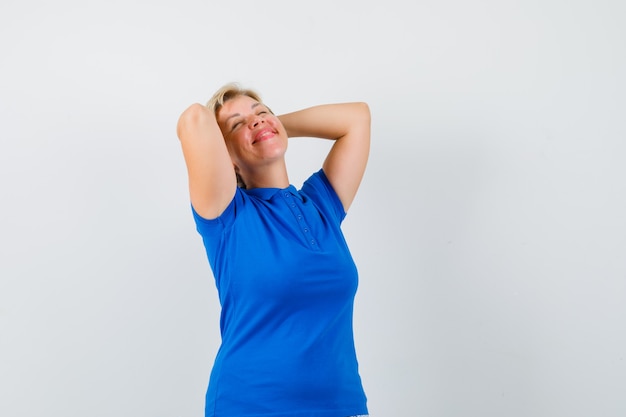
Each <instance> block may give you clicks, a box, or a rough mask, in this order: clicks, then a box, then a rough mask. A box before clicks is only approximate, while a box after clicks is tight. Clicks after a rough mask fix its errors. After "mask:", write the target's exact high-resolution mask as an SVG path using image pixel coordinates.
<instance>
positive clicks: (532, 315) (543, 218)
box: [0, 0, 626, 417]
mask: <svg viewBox="0 0 626 417" xmlns="http://www.w3.org/2000/svg"><path fill="white" fill-rule="evenodd" d="M625 40H626V3H624V2H623V1H618V0H614V1H610V0H593V1H592V0H578V1H577V0H573V1H559V0H542V1H536V0H504V1H495V0H478V1H462V0H439V1H430V0H427V1H421V2H411V1H401V0H386V1H375V2H374V1H368V0H361V1H357V0H353V1H339V0H334V1H331V0H315V1H310V2H306V3H305V2H298V1H287V0H284V1H276V0H266V1H255V2H253V1H248V0H240V1H222V2H215V1H200V0H178V1H171V2H165V1H159V0H157V1H148V0H145V1H137V0H123V1H122V0H109V1H100V2H95V1H77V0H76V1H71V0H60V1H41V0H35V1H30V2H28V1H16V0H13V1H11V0H9V1H7V0H3V2H2V5H1V6H0V59H1V61H0V118H1V119H0V122H1V125H0V140H1V145H0V191H1V196H2V197H1V198H2V200H1V203H2V204H1V206H0V210H1V216H0V245H1V246H0V276H1V278H0V415H1V416H3V417H39V416H54V417H57V416H58V417H85V416H90V417H131V416H132V417H144V416H145V417H199V416H201V415H202V413H203V406H204V392H205V389H206V384H207V380H208V374H209V371H210V368H211V364H212V361H213V357H214V355H215V351H216V349H217V346H218V343H219V331H218V320H219V306H218V304H217V293H216V290H215V287H214V284H213V278H212V275H211V273H210V269H209V266H208V262H207V261H206V257H205V254H204V248H203V247H202V243H201V240H200V237H199V235H198V234H197V233H196V231H195V228H194V224H193V220H192V217H191V212H190V207H189V202H188V195H187V188H186V187H187V184H186V171H185V166H184V161H183V158H182V153H181V151H180V146H179V143H178V140H177V137H176V133H175V126H176V122H177V119H178V116H179V115H180V113H181V112H182V111H183V110H184V109H185V108H186V107H187V106H188V105H189V104H191V103H193V102H205V101H206V100H207V99H208V98H209V97H210V96H211V94H212V93H213V91H214V90H216V89H217V88H218V87H220V86H221V85H222V84H224V83H226V82H229V81H239V82H241V83H242V84H243V85H245V86H247V87H252V88H254V89H257V90H258V91H259V92H260V93H261V95H262V97H263V98H264V100H265V101H266V102H267V103H268V104H269V105H270V106H271V107H272V108H273V110H274V111H275V112H277V113H282V112H287V111H291V110H296V109H298V108H302V107H306V106H310V105H314V104H320V103H324V102H337V101H357V100H359V101H361V100H362V101H366V102H368V103H369V104H370V108H371V110H372V117H373V119H372V128H373V135H372V139H373V144H372V154H371V158H370V164H369V166H368V171H367V173H366V176H365V179H364V182H363V185H362V187H361V191H360V194H359V195H358V197H357V200H356V201H355V203H354V205H353V206H352V209H351V211H350V213H349V214H348V217H347V219H346V221H345V223H344V225H345V227H344V230H345V233H346V237H347V239H348V242H349V243H350V245H351V248H352V251H353V255H354V257H355V260H356V262H357V265H358V266H359V270H360V278H361V284H360V288H359V293H358V295H357V305H356V311H355V332H356V341H357V350H358V354H359V359H360V366H361V373H362V377H363V381H364V385H365V389H366V392H367V395H368V397H369V406H370V412H371V414H372V416H373V417H391V416H394V417H395V416H428V417H431V416H432V417H439V416H441V417H448V416H450V417H451V416H455V417H456V416H459V417H465V416H476V417H487V416H494V417H495V416H497V417H502V416H507V417H516V416H520V417H521V416H524V417H526V416H532V417H543V416H546V417H555V416H568V417H576V416H581V417H582V416H594V417H595V416H616V417H617V416H620V417H621V416H623V415H625V414H626V397H625V396H624V394H625V393H626V359H625V356H626V331H625V330H624V329H625V327H626V305H625V301H626V259H625V255H626V216H624V213H626V185H625V183H626V164H625V157H626V122H625V119H626V118H625V117H624V116H625V114H626V82H625V78H624V74H626V48H625V47H624V41H625ZM326 151H327V144H326V143H325V142H322V141H317V140H313V139H306V138H304V139H294V140H293V141H291V143H290V150H289V152H288V161H289V165H290V170H291V177H290V179H291V182H292V183H293V184H294V185H296V186H300V185H301V182H302V180H303V179H304V178H305V176H307V175H308V174H309V173H311V172H312V171H313V170H315V169H317V168H319V166H320V164H321V161H322V158H323V156H324V154H325V152H326ZM338 417H340V416H338Z"/></svg>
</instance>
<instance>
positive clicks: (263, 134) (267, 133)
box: [252, 129, 276, 143]
mask: <svg viewBox="0 0 626 417" xmlns="http://www.w3.org/2000/svg"><path fill="white" fill-rule="evenodd" d="M274 136H276V133H275V132H274V131H273V130H272V129H263V130H261V131H260V132H259V133H257V134H256V136H255V137H254V141H253V142H252V143H256V142H263V141H264V140H268V139H271V138H273V137H274Z"/></svg>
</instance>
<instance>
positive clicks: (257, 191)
mask: <svg viewBox="0 0 626 417" xmlns="http://www.w3.org/2000/svg"><path fill="white" fill-rule="evenodd" d="M243 191H245V192H246V194H248V195H251V196H254V197H257V198H260V199H262V200H270V199H271V198H272V197H273V196H274V195H275V194H276V193H278V192H288V193H289V194H291V195H293V196H295V197H298V198H299V199H300V200H302V196H301V195H300V193H299V192H298V190H296V187H294V186H293V185H289V187H287V188H252V189H250V190H243Z"/></svg>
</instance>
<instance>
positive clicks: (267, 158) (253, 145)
mask: <svg viewBox="0 0 626 417" xmlns="http://www.w3.org/2000/svg"><path fill="white" fill-rule="evenodd" d="M217 123H218V124H219V126H220V130H221V131H222V134H223V135H224V139H225V141H226V147H227V148H228V152H229V154H230V157H231V159H232V160H233V164H235V167H237V168H239V169H240V171H243V172H249V171H254V169H255V168H256V167H258V166H259V165H263V164H267V163H270V162H272V161H275V160H277V159H281V158H283V157H284V155H285V151H286V150H287V142H288V138H287V132H286V131H285V128H284V127H283V125H282V123H281V122H280V120H279V119H278V117H276V116H274V115H273V114H272V113H271V112H270V111H269V109H268V108H267V107H266V106H265V105H264V104H262V103H259V102H258V101H256V100H254V99H253V98H252V97H248V96H238V97H235V98H232V99H230V100H228V101H226V102H225V103H224V105H223V106H222V107H221V108H220V110H219V111H218V113H217Z"/></svg>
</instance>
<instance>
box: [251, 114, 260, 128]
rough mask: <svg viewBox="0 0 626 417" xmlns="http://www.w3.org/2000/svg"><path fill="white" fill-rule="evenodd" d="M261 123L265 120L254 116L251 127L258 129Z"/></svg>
mask: <svg viewBox="0 0 626 417" xmlns="http://www.w3.org/2000/svg"><path fill="white" fill-rule="evenodd" d="M260 123H263V119H262V118H261V117H260V116H256V115H255V116H252V121H251V122H250V127H257V126H258V125H259V124H260Z"/></svg>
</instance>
